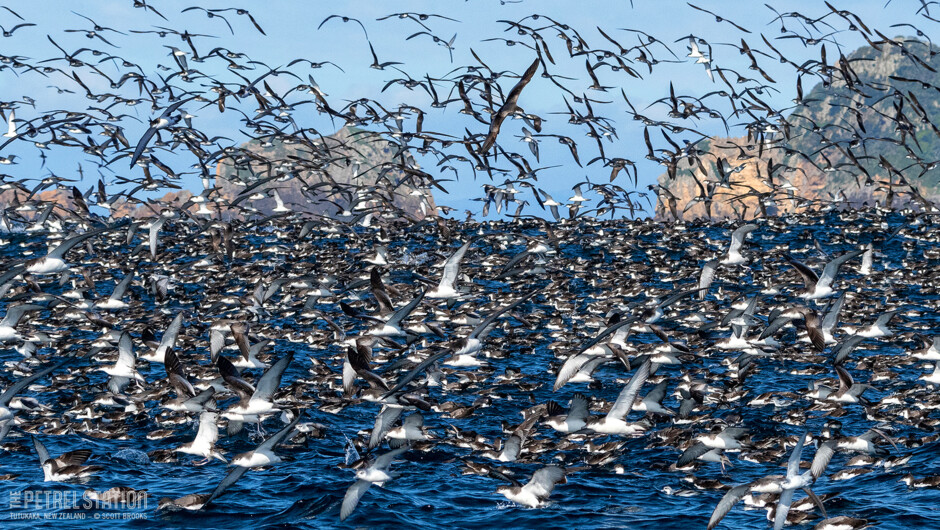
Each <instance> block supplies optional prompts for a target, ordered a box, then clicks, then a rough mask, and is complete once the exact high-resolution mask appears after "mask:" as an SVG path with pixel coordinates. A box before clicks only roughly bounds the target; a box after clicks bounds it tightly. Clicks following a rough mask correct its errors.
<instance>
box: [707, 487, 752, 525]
mask: <svg viewBox="0 0 940 530" xmlns="http://www.w3.org/2000/svg"><path fill="white" fill-rule="evenodd" d="M750 488H751V485H750V484H741V485H740V486H735V487H733V488H731V489H730V490H728V493H725V496H724V497H722V498H721V500H720V501H718V506H715V511H714V512H712V516H711V518H710V519H709V520H708V527H707V530H712V529H713V528H715V527H716V526H718V523H719V522H721V520H722V518H724V516H725V515H727V514H728V512H730V511H731V508H732V507H734V505H735V504H737V503H738V501H739V500H741V498H743V497H744V496H745V495H747V492H748V490H749V489H750Z"/></svg>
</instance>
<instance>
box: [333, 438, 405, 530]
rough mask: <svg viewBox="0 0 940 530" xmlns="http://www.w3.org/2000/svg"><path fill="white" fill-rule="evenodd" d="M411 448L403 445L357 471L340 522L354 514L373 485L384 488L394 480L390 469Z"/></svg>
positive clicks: (340, 515)
mask: <svg viewBox="0 0 940 530" xmlns="http://www.w3.org/2000/svg"><path fill="white" fill-rule="evenodd" d="M410 448H411V447H410V446H409V445H403V446H401V447H399V448H397V449H392V450H390V451H388V452H385V453H383V454H381V455H379V456H377V457H376V458H375V460H374V461H372V462H371V463H368V462H367V463H366V465H365V467H364V468H363V469H359V470H357V471H356V481H355V482H353V483H352V485H351V486H349V488H348V489H347V490H346V495H345V496H343V503H342V505H341V507H340V511H339V520H340V521H345V520H346V518H347V517H349V516H350V515H351V514H352V513H353V511H354V510H355V509H356V506H358V505H359V501H360V500H361V499H362V496H363V495H365V493H366V491H368V490H369V488H370V487H372V485H373V484H377V485H379V486H381V487H384V486H385V484H386V483H387V482H388V481H390V480H392V479H393V478H394V475H393V474H392V473H391V472H390V471H389V467H391V465H392V463H393V462H394V461H395V459H396V458H398V456H400V455H402V454H404V453H405V452H406V451H408V450H409V449H410Z"/></svg>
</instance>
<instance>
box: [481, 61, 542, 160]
mask: <svg viewBox="0 0 940 530" xmlns="http://www.w3.org/2000/svg"><path fill="white" fill-rule="evenodd" d="M539 64H541V61H540V60H539V59H538V58H536V59H535V60H534V61H532V64H531V65H529V67H528V68H527V69H526V71H525V72H524V73H523V74H522V77H520V78H519V81H517V82H516V85H515V86H514V87H512V90H510V91H509V94H507V95H506V99H505V101H503V104H502V106H501V107H500V108H499V110H497V111H496V113H495V114H493V118H492V121H490V130H489V132H488V133H487V134H486V138H485V139H484V140H483V143H482V144H481V145H480V153H481V154H486V153H487V152H488V151H489V150H490V148H492V147H493V144H495V143H496V136H497V135H498V134H499V130H500V128H501V127H502V125H503V121H505V120H506V118H508V117H509V115H510V114H512V113H513V112H515V111H516V109H517V106H518V103H517V102H518V101H519V96H520V95H521V94H522V89H523V88H525V86H526V85H527V84H529V81H531V80H532V77H533V76H535V72H537V71H538V68H539Z"/></svg>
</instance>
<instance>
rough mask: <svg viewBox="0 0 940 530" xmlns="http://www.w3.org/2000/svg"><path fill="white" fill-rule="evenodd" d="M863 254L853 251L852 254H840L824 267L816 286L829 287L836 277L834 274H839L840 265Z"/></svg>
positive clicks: (861, 251) (859, 251)
mask: <svg viewBox="0 0 940 530" xmlns="http://www.w3.org/2000/svg"><path fill="white" fill-rule="evenodd" d="M863 252H865V251H864V250H853V251H852V252H846V253H845V254H842V255H841V256H839V257H837V258H835V259H833V260H831V261H830V262H829V263H827V264H826V267H825V268H824V269H823V272H822V276H820V277H819V281H818V285H820V286H827V287H831V286H832V280H834V279H835V277H836V274H838V273H839V267H841V266H842V264H843V263H845V262H846V261H849V260H850V259H853V258H855V257H858V256H860V255H861V254H862V253H863Z"/></svg>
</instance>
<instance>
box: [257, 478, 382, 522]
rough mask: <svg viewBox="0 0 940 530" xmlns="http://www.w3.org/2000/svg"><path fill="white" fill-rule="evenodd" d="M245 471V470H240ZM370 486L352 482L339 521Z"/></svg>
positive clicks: (367, 483) (357, 503) (363, 481)
mask: <svg viewBox="0 0 940 530" xmlns="http://www.w3.org/2000/svg"><path fill="white" fill-rule="evenodd" d="M240 469H247V468H240ZM371 486H372V483H371V482H367V481H365V480H357V481H355V482H353V484H352V486H349V488H348V489H347V490H346V495H345V496H344V497H343V505H342V507H341V508H340V510H339V520H340V521H342V520H345V519H346V518H347V517H349V515H350V514H351V513H353V510H355V509H356V506H358V505H359V499H361V498H362V496H363V495H365V493H366V491H368V489H369V488H370V487H371Z"/></svg>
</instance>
